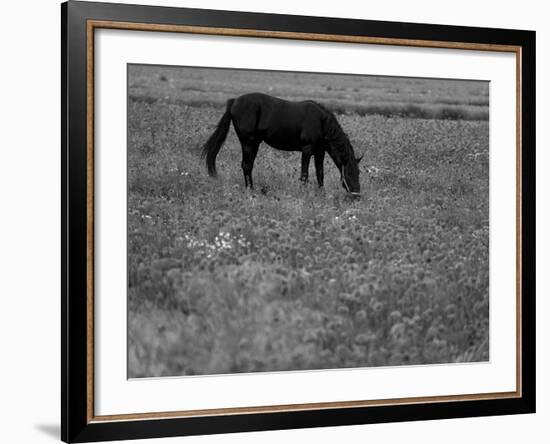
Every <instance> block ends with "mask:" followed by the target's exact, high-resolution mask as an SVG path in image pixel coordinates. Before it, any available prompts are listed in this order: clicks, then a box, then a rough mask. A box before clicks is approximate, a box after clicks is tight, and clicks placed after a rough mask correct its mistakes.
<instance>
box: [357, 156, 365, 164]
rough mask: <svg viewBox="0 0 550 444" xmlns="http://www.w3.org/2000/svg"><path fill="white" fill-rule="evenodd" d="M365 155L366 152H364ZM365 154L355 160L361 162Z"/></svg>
mask: <svg viewBox="0 0 550 444" xmlns="http://www.w3.org/2000/svg"><path fill="white" fill-rule="evenodd" d="M363 156H364V154H363ZM363 156H359V157H356V158H355V160H356V161H357V163H359V162H361V159H362V158H363Z"/></svg>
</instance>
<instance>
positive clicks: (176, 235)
mask: <svg viewBox="0 0 550 444" xmlns="http://www.w3.org/2000/svg"><path fill="white" fill-rule="evenodd" d="M224 73H225V75H224ZM300 76H301V75H300V74H292V73H265V72H264V73H261V72H250V71H222V70H208V69H176V68H164V67H141V66H131V67H130V69H129V77H128V79H129V100H128V369H129V375H128V376H129V377H133V378H136V377H150V376H176V375H196V374H221V373H236V372H257V371H284V370H305V369H323V368H342V367H366V366H387V365H414V364H436V363H450V362H465V361H484V360H488V358H489V291H488V290H489V262H488V257H489V245H488V243H489V236H488V233H489V221H488V218H489V159H488V154H489V122H488V86H487V85H486V84H485V83H482V82H454V81H426V80H415V79H412V80H411V79H392V80H391V81H390V80H388V79H381V80H380V79H379V78H378V79H376V78H366V77H359V76H349V77H347V78H343V79H342V77H339V76H329V75H324V76H313V75H304V76H302V77H300ZM304 79H305V80H304ZM250 88H254V90H255V91H263V92H267V93H270V94H273V95H277V96H279V97H285V98H296V99H302V98H310V99H315V100H318V101H319V102H321V103H326V104H327V106H329V107H331V109H333V110H334V111H335V112H336V116H337V118H338V120H339V122H340V124H341V125H342V127H343V129H344V130H345V131H346V133H347V134H348V136H349V137H350V140H351V142H352V144H353V146H354V148H355V152H356V153H357V154H360V153H362V152H363V151H364V152H365V157H364V159H363V161H362V162H361V164H360V169H361V176H360V179H361V191H362V199H361V200H360V201H350V200H348V198H347V197H346V196H345V192H344V190H343V189H342V186H341V185H340V183H339V172H338V171H337V169H336V168H335V167H334V165H333V164H332V161H331V160H330V158H329V157H328V156H327V157H326V159H325V187H324V189H319V188H318V187H317V185H316V183H315V180H312V178H313V177H314V172H313V165H311V170H310V183H309V184H306V185H302V184H301V183H300V182H299V180H298V178H299V175H300V173H299V171H300V154H299V153H296V152H281V151H277V150H274V149H272V148H270V147H268V146H266V145H264V144H263V145H262V146H261V147H260V150H259V153H258V157H257V159H256V162H255V167H254V171H253V176H254V184H255V189H254V190H253V191H250V190H246V189H245V188H244V180H243V176H242V171H241V167H240V163H241V148H240V144H239V143H238V140H237V138H236V135H235V133H234V130H233V129H231V130H230V132H229V136H228V138H227V141H226V143H225V145H224V147H223V148H222V150H221V151H220V154H219V156H218V163H217V165H218V171H219V173H220V177H219V178H217V179H212V178H210V177H208V175H207V173H206V168H205V165H204V161H203V160H202V159H201V157H200V149H201V147H202V144H203V143H204V142H205V140H206V139H207V138H208V136H209V135H210V133H211V132H212V131H213V130H214V128H215V125H216V124H217V122H218V120H219V119H220V117H221V115H222V114H223V111H224V103H225V100H227V99H228V98H230V97H235V96H237V95H239V94H242V93H245V92H251V90H250ZM390 90H391V91H394V92H391V91H390ZM370 99H372V100H370ZM411 104H413V105H414V106H412V105H411ZM427 116H432V117H435V118H426V117H427ZM442 117H445V118H442Z"/></svg>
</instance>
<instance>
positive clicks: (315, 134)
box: [203, 93, 361, 197]
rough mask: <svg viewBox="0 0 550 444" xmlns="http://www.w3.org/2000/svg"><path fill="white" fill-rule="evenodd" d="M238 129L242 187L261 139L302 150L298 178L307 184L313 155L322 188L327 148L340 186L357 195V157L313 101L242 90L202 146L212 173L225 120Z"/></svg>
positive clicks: (335, 123)
mask: <svg viewBox="0 0 550 444" xmlns="http://www.w3.org/2000/svg"><path fill="white" fill-rule="evenodd" d="M231 122H233V127H234V128H235V131H236V132H237V136H238V137H239V141H240V142H241V146H242V150H243V158H242V164H241V165H242V169H243V173H244V181H245V186H247V187H249V186H250V188H252V168H253V166H254V159H255V158H256V154H257V152H258V147H259V145H260V143H261V142H266V143H267V144H268V145H270V146H272V147H273V148H276V149H278V150H285V151H301V152H302V174H301V177H300V180H301V181H303V182H307V180H308V173H309V161H310V159H311V156H313V157H314V159H315V170H316V173H317V182H318V183H319V186H320V187H322V186H323V176H324V171H323V162H324V158H325V152H327V153H328V154H329V156H330V157H331V158H332V160H333V161H334V163H335V164H336V167H337V168H338V170H339V171H340V176H341V179H340V180H341V182H342V186H343V187H344V189H345V190H346V191H347V192H348V193H350V194H351V195H353V196H354V197H359V195H360V187H359V166H358V164H359V161H360V160H361V159H360V158H359V159H357V158H356V157H355V154H354V152H353V148H352V146H351V143H350V141H349V139H348V137H347V136H346V134H345V133H344V131H343V130H342V127H341V126H340V124H339V123H338V120H336V117H335V116H334V114H333V113H332V112H330V111H329V110H328V109H326V108H325V107H324V106H322V105H320V104H319V103H317V102H314V101H312V100H305V101H302V102H289V101H287V100H282V99H278V98H276V97H271V96H268V95H266V94H260V93H252V94H245V95H243V96H240V97H238V98H236V99H229V100H228V101H227V106H226V110H225V114H224V115H223V116H222V118H221V120H220V121H219V123H218V126H217V128H216V130H215V131H214V133H213V134H212V135H211V136H210V138H209V139H208V141H207V142H206V144H205V145H204V147H203V156H204V157H206V165H207V167H208V173H209V174H210V175H211V176H215V175H216V156H217V155H218V152H219V151H220V148H221V146H222V145H223V143H224V141H225V138H226V136H227V132H228V131H229V124H230V123H231Z"/></svg>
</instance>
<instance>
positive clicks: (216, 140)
mask: <svg viewBox="0 0 550 444" xmlns="http://www.w3.org/2000/svg"><path fill="white" fill-rule="evenodd" d="M234 101H235V99H229V100H228V101H227V105H226V108H225V113H224V115H223V116H222V118H221V119H220V121H219V122H218V126H217V127H216V130H215V131H214V132H213V133H212V135H211V136H210V137H209V138H208V140H207V141H206V143H205V144H204V146H203V147H202V157H206V166H207V168H208V174H210V175H211V176H216V156H217V155H218V152H219V151H220V148H221V147H222V145H223V143H224V142H225V138H226V137H227V132H228V131H229V124H230V123H231V107H232V106H233V102H234Z"/></svg>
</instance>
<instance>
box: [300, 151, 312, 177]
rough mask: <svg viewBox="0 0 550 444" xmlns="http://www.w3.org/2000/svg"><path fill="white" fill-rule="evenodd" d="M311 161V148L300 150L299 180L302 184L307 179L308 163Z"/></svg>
mask: <svg viewBox="0 0 550 444" xmlns="http://www.w3.org/2000/svg"><path fill="white" fill-rule="evenodd" d="M310 159H311V146H309V145H308V146H307V147H305V148H303V149H302V174H301V176H300V180H301V181H302V182H304V183H306V182H307V180H308V178H309V161H310Z"/></svg>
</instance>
